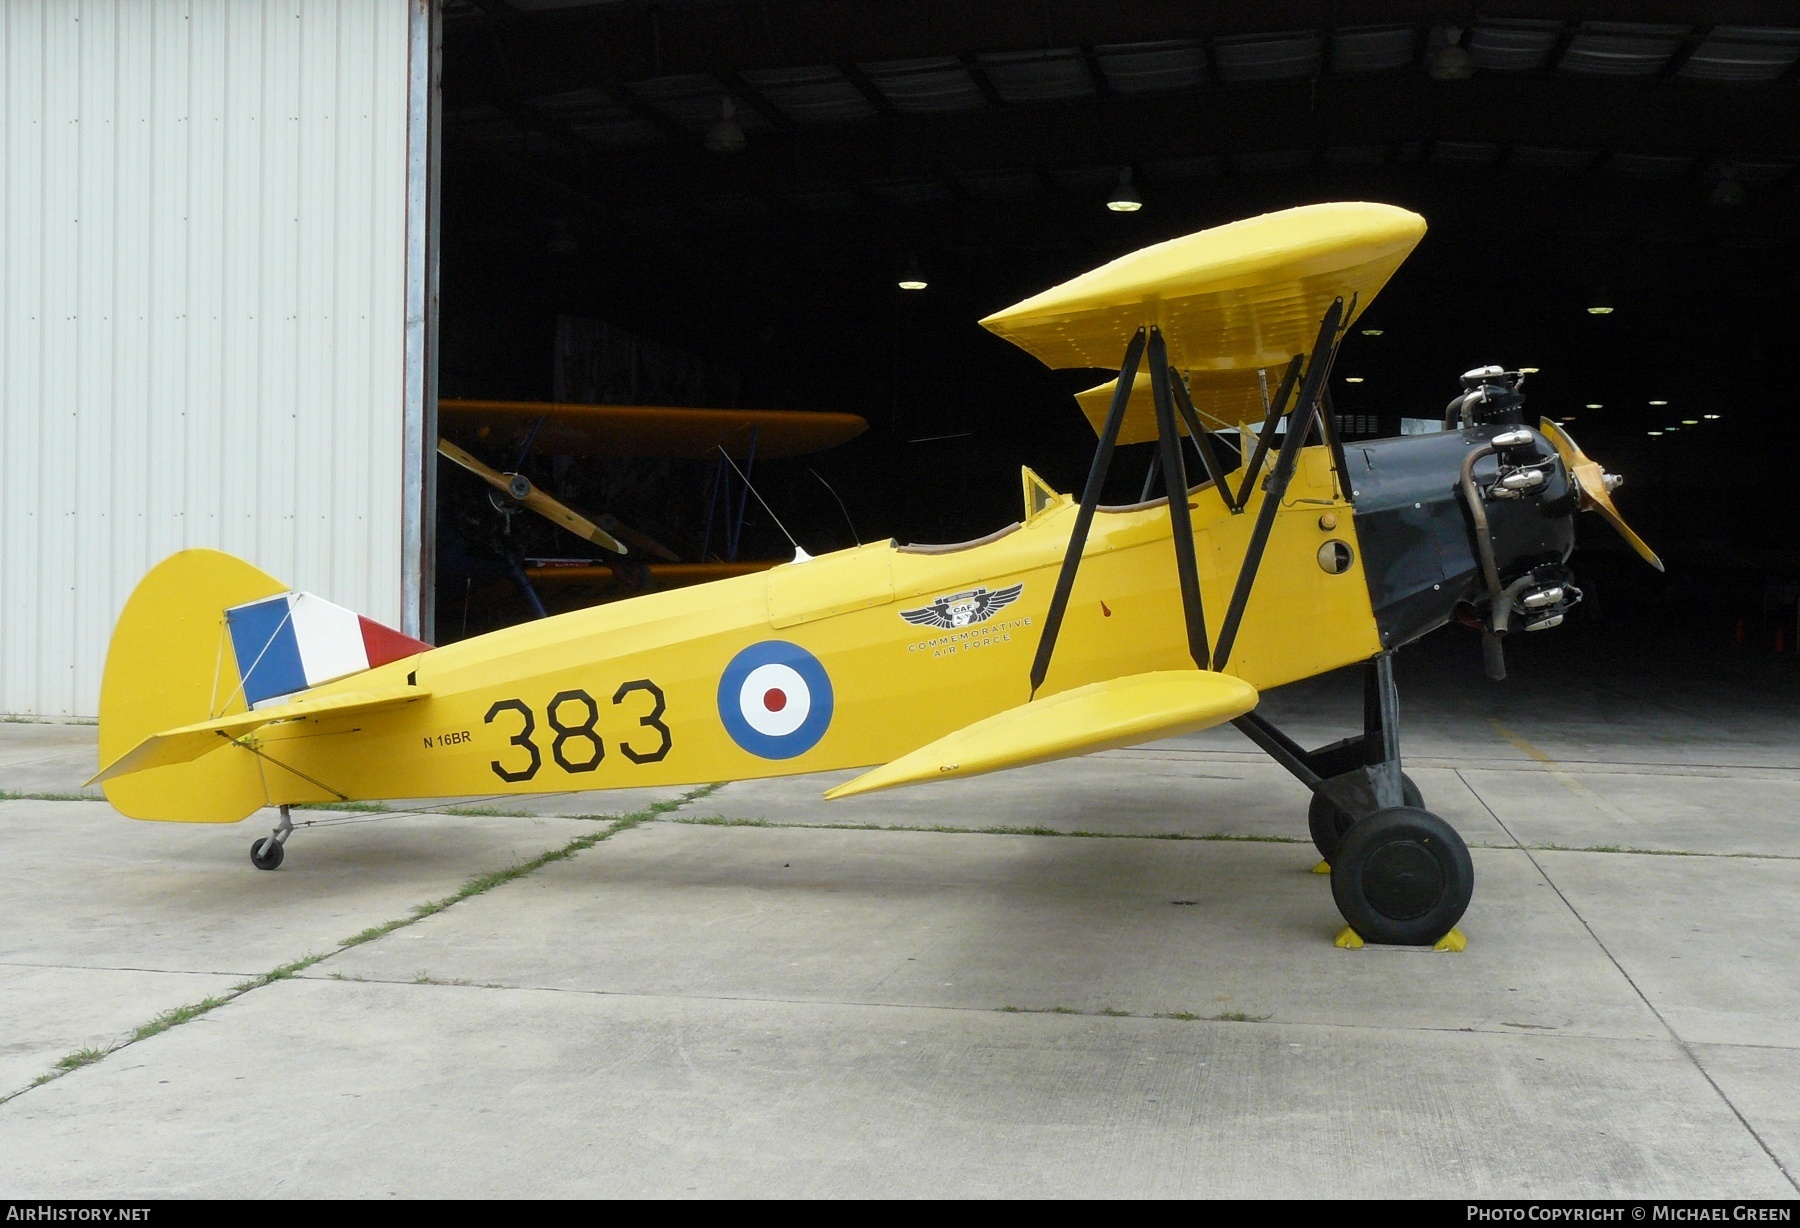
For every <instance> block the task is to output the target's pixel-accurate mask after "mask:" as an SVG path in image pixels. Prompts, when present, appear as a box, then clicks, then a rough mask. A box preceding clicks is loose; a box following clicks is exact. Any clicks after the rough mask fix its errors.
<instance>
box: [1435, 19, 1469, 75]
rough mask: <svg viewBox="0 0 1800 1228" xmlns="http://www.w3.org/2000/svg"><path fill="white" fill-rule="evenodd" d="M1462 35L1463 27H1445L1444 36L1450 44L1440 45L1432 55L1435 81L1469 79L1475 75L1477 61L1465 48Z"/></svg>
mask: <svg viewBox="0 0 1800 1228" xmlns="http://www.w3.org/2000/svg"><path fill="white" fill-rule="evenodd" d="M1462 36H1463V32H1462V27H1460V26H1445V27H1444V38H1445V39H1446V40H1447V41H1448V44H1449V45H1448V46H1444V47H1439V48H1438V49H1437V50H1436V51H1435V52H1433V53H1432V55H1431V79H1432V80H1433V81H1467V80H1468V79H1469V78H1470V77H1473V76H1474V75H1475V61H1473V60H1471V59H1470V58H1469V53H1468V52H1467V51H1465V50H1463V47H1462Z"/></svg>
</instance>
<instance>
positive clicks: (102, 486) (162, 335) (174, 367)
mask: <svg viewBox="0 0 1800 1228" xmlns="http://www.w3.org/2000/svg"><path fill="white" fill-rule="evenodd" d="M408 36H409V10H408V4H407V0H263V2H260V3H257V2H252V0H113V2H111V3H106V2H101V0H0V40H4V41H3V45H0V77H3V78H4V79H3V81H0V108H3V116H0V132H3V134H4V141H5V145H4V149H3V150H0V171H3V173H4V177H5V181H4V184H3V185H0V262H3V263H0V288H3V289H0V293H3V295H4V297H3V298H0V449H4V451H3V452H0V712H15V713H18V712H25V713H38V714H46V715H57V714H67V715H91V714H92V713H93V712H94V711H95V710H96V707H97V703H98V695H99V684H100V673H101V667H102V665H103V663H104V659H105V653H106V644H107V640H108V638H109V636H110V634H111V627H112V622H113V620H114V618H115V617H116V616H117V614H118V612H119V610H120V608H121V607H122V606H123V604H124V602H125V599H126V597H127V596H129V595H130V592H131V589H132V587H133V585H135V584H136V583H137V581H138V579H139V577H141V576H142V575H143V573H144V572H145V571H146V570H147V569H148V568H149V567H150V566H152V565H153V564H154V563H156V562H157V561H158V560H160V559H162V558H163V557H164V556H165V555H168V554H169V553H171V552H173V551H176V550H180V549H182V548H184V547H188V546H197V545H204V546H215V547H218V548H220V549H223V550H228V551H230V552H232V553H234V554H237V555H241V556H242V557H244V558H246V559H248V560H250V561H251V562H253V563H255V564H256V565H257V566H258V567H261V568H262V569H263V570H265V571H268V572H270V573H271V574H273V575H276V576H278V577H281V578H283V579H286V580H289V581H290V582H291V583H293V584H294V585H295V586H296V587H299V588H304V589H308V590H310V591H313V592H316V593H319V594H320V595H322V596H325V597H327V598H329V599H331V600H333V601H336V602H339V603H341V604H343V605H347V606H351V607H353V608H355V609H357V610H360V611H362V612H364V613H366V614H368V615H369V616H370V617H372V618H376V619H379V620H381V621H383V622H386V623H389V624H392V625H398V624H399V623H400V622H401V621H402V619H401V613H402V609H401V606H402V583H403V571H404V560H403V541H402V535H403V529H402V498H403V491H402V483H403V472H402V469H403V466H402V453H403V446H404V440H403V426H404V424H403V420H404V416H405V415H404V410H405V405H404V398H405V388H404V384H405V375H406V357H405V354H406V307H407V303H406V289H407V286H406V283H407V211H406V202H407V114H408V111H407V108H408ZM415 567H416V560H415Z"/></svg>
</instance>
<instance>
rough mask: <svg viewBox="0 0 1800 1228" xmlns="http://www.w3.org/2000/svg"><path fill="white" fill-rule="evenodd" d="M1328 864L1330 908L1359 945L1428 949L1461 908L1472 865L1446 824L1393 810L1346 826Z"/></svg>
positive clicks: (1471, 883) (1424, 814)
mask: <svg viewBox="0 0 1800 1228" xmlns="http://www.w3.org/2000/svg"><path fill="white" fill-rule="evenodd" d="M1337 854H1338V855H1337V856H1336V857H1335V858H1333V859H1332V862H1331V894H1332V898H1334V899H1335V900H1336V901H1337V906H1338V911H1339V912H1341V913H1343V914H1344V920H1346V921H1348V922H1349V923H1350V928H1351V929H1353V930H1355V931H1356V932H1357V933H1358V934H1359V935H1361V936H1362V939H1363V941H1364V942H1378V943H1387V944H1390V945H1394V946H1429V945H1430V944H1431V943H1434V942H1436V941H1437V940H1438V939H1440V938H1442V937H1443V936H1444V935H1445V934H1447V933H1449V932H1450V928H1451V926H1453V925H1455V924H1456V923H1457V922H1458V921H1460V920H1461V919H1462V915H1463V912H1464V910H1465V909H1467V908H1468V907H1469V897H1470V895H1472V894H1473V892H1474V890H1475V866H1474V863H1473V862H1471V861H1470V860H1469V847H1468V845H1466V844H1464V843H1463V840H1462V837H1461V836H1459V835H1457V834H1456V829H1455V828H1453V827H1451V826H1450V824H1448V823H1446V822H1444V820H1442V819H1440V818H1438V817H1437V815H1435V814H1432V813H1431V812H1430V811H1428V810H1421V809H1419V808H1417V807H1414V806H1396V807H1394V808H1393V809H1391V810H1381V811H1377V812H1376V813H1374V814H1372V815H1370V816H1369V817H1368V818H1366V819H1364V820H1362V822H1360V823H1357V824H1356V825H1355V826H1354V827H1352V828H1351V829H1350V830H1349V832H1348V833H1346V834H1345V836H1344V839H1343V842H1342V843H1340V844H1339V845H1338V850H1337Z"/></svg>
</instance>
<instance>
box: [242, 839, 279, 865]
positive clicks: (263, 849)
mask: <svg viewBox="0 0 1800 1228" xmlns="http://www.w3.org/2000/svg"><path fill="white" fill-rule="evenodd" d="M283 856H284V854H283V852H282V847H281V846H280V845H279V844H276V843H275V840H274V838H273V837H271V836H264V837H263V838H262V839H261V840H258V841H257V842H256V843H255V844H252V845H251V846H250V864H251V865H253V866H255V867H256V868H257V869H259V870H278V869H280V868H281V859H282V857H283Z"/></svg>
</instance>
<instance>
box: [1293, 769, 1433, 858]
mask: <svg viewBox="0 0 1800 1228" xmlns="http://www.w3.org/2000/svg"><path fill="white" fill-rule="evenodd" d="M1400 796H1401V798H1402V804H1403V805H1406V806H1410V807H1411V808H1412V809H1414V810H1423V809H1425V795H1424V794H1422V793H1420V792H1419V786H1418V785H1416V784H1414V783H1413V778H1412V777H1411V776H1408V775H1407V774H1406V773H1405V772H1402V773H1400ZM1355 822H1356V820H1355V819H1353V818H1351V817H1350V814H1349V812H1348V811H1345V810H1342V809H1340V808H1339V806H1338V804H1337V803H1336V802H1334V801H1332V800H1331V799H1330V798H1329V797H1326V796H1325V795H1324V794H1323V793H1315V794H1313V799H1312V805H1310V806H1308V807H1307V809H1306V825H1307V827H1309V828H1311V829H1312V842H1313V847H1314V848H1316V849H1318V850H1319V856H1321V857H1323V858H1324V859H1325V860H1326V861H1328V862H1334V861H1336V860H1337V851H1338V845H1339V844H1341V843H1343V840H1344V833H1345V832H1347V831H1349V830H1350V826H1351V824H1353V823H1355Z"/></svg>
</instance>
